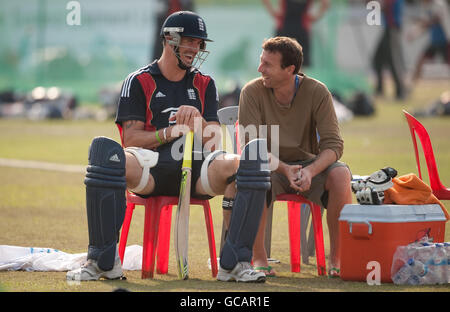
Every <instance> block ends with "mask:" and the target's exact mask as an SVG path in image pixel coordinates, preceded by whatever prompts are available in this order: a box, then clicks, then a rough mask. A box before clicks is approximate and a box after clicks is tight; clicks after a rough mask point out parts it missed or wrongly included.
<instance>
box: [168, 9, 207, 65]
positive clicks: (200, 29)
mask: <svg viewBox="0 0 450 312" xmlns="http://www.w3.org/2000/svg"><path fill="white" fill-rule="evenodd" d="M160 36H161V38H165V39H166V40H167V42H168V43H169V44H170V45H171V46H172V47H173V50H174V52H175V55H176V57H177V58H178V66H179V67H180V68H182V69H190V68H191V67H192V68H195V69H198V68H200V66H201V64H203V62H204V61H205V59H206V57H207V56H208V54H209V51H207V50H206V43H205V41H212V40H211V39H209V38H208V33H207V32H206V24H205V21H204V20H203V18H201V17H200V16H199V15H198V14H196V13H194V12H191V11H178V12H175V13H172V14H171V15H169V16H168V17H167V18H166V20H165V21H164V23H163V25H162V27H161V33H160ZM168 37H169V38H170V39H168ZM181 37H191V38H198V39H202V40H203V41H202V43H201V45H200V51H198V53H197V55H196V57H195V60H194V61H193V62H192V64H191V65H186V64H185V63H183V62H182V61H181V58H180V54H179V47H180V42H181Z"/></svg>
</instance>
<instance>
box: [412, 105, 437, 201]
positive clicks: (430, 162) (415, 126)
mask: <svg viewBox="0 0 450 312" xmlns="http://www.w3.org/2000/svg"><path fill="white" fill-rule="evenodd" d="M403 113H404V114H405V117H406V121H407V122H408V125H409V130H410V132H411V138H412V141H413V145H414V152H415V155H416V163H417V169H418V171H419V178H420V179H422V173H421V170H420V158H419V151H418V149H417V141H416V134H417V136H418V137H419V140H420V143H421V144H422V150H423V154H424V156H425V161H426V163H427V168H428V176H429V178H430V187H431V189H432V190H433V193H435V191H439V190H442V189H445V186H444V185H443V184H442V183H441V180H440V179H439V174H438V170H437V166H436V159H435V158H434V153H433V147H432V146H431V140H430V136H429V135H428V132H427V130H426V129H425V127H424V126H423V125H422V124H421V123H420V122H419V121H418V120H417V119H416V118H414V117H413V116H412V115H411V114H410V113H408V112H407V111H405V110H403ZM435 195H436V194H435ZM436 197H438V198H439V196H437V195H436Z"/></svg>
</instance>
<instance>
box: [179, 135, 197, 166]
mask: <svg viewBox="0 0 450 312" xmlns="http://www.w3.org/2000/svg"><path fill="white" fill-rule="evenodd" d="M193 144H194V132H193V131H189V132H188V133H186V140H185V144H184V154H183V165H182V168H192V145H193Z"/></svg>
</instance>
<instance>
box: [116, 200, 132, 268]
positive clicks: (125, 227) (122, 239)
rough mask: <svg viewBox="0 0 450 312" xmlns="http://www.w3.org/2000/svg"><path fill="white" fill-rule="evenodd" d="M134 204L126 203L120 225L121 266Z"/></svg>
mask: <svg viewBox="0 0 450 312" xmlns="http://www.w3.org/2000/svg"><path fill="white" fill-rule="evenodd" d="M134 207H135V204H133V203H127V210H126V211H125V218H124V220H123V224H122V230H121V231H120V241H119V257H120V261H121V262H122V264H123V259H124V256H125V248H126V247H127V239H128V232H129V230H130V223H131V218H132V217H133V211H134Z"/></svg>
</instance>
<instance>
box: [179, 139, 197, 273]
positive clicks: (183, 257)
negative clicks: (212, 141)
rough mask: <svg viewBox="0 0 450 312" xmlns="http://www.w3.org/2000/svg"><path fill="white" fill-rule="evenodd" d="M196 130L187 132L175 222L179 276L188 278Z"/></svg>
mask: <svg viewBox="0 0 450 312" xmlns="http://www.w3.org/2000/svg"><path fill="white" fill-rule="evenodd" d="M193 141H194V132H192V131H190V132H188V133H187V134H186V141H185V144H184V154H183V165H182V167H181V186H180V197H179V198H178V209H177V215H176V222H175V257H176V259H177V269H178V278H180V279H184V280H185V279H188V278H189V268H188V242H189V239H188V236H189V205H190V201H191V176H192V145H193Z"/></svg>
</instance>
